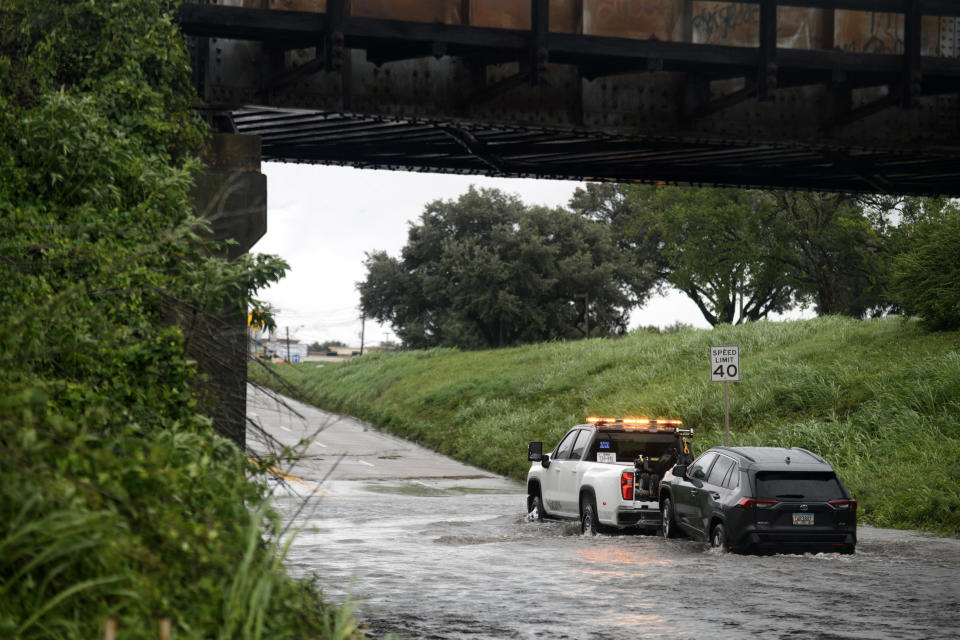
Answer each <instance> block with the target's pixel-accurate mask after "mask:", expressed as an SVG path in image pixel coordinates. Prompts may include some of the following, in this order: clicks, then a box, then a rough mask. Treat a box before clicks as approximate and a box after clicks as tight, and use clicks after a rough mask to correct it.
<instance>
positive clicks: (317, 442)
mask: <svg viewBox="0 0 960 640" xmlns="http://www.w3.org/2000/svg"><path fill="white" fill-rule="evenodd" d="M313 444H315V445H317V446H318V447H323V448H324V449H326V448H327V445H325V444H323V443H322V442H319V441H317V440H314V441H313Z"/></svg>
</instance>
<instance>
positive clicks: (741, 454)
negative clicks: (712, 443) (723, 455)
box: [714, 446, 756, 462]
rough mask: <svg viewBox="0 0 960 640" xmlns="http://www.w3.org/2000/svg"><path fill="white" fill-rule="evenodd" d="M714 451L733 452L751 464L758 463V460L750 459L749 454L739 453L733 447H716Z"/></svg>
mask: <svg viewBox="0 0 960 640" xmlns="http://www.w3.org/2000/svg"><path fill="white" fill-rule="evenodd" d="M714 449H726V450H727V451H732V452H734V453H735V454H737V455H738V456H741V457H743V458H746V459H747V460H749V461H750V462H756V460H754V459H753V458H752V457H750V456H749V455H747V454H746V453H744V452H743V451H738V450H737V449H734V448H733V447H724V446H719V447H714Z"/></svg>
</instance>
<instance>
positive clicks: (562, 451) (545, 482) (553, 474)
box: [540, 429, 580, 515]
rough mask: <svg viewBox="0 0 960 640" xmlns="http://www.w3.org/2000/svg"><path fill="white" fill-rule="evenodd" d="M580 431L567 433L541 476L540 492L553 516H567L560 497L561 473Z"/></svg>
mask: <svg viewBox="0 0 960 640" xmlns="http://www.w3.org/2000/svg"><path fill="white" fill-rule="evenodd" d="M578 433H580V429H573V430H571V431H570V432H568V433H567V435H565V436H564V437H563V439H562V440H561V441H560V444H558V445H557V448H556V449H554V450H553V453H551V454H550V466H549V467H548V468H546V469H544V470H543V475H542V476H540V492H541V493H542V494H543V503H544V506H545V507H546V509H547V513H550V514H553V515H566V514H567V512H566V510H565V509H564V506H563V502H562V499H561V496H560V478H561V471H563V470H564V463H566V462H567V459H568V458H569V457H570V451H571V449H573V443H574V441H575V440H576V439H577V434H578Z"/></svg>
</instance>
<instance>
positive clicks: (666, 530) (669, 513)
mask: <svg viewBox="0 0 960 640" xmlns="http://www.w3.org/2000/svg"><path fill="white" fill-rule="evenodd" d="M660 527H661V528H662V529H663V537H664V538H679V537H680V530H679V527H677V521H676V520H674V519H673V502H671V500H670V498H664V500H663V504H662V505H660Z"/></svg>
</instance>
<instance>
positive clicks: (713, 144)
mask: <svg viewBox="0 0 960 640" xmlns="http://www.w3.org/2000/svg"><path fill="white" fill-rule="evenodd" d="M177 19H178V21H179V23H180V25H181V27H182V29H183V31H184V33H185V34H186V35H187V36H189V40H188V42H189V45H190V48H191V56H192V61H193V72H194V81H195V84H196V87H197V90H198V92H199V94H200V96H201V98H202V100H203V105H202V107H201V108H202V109H203V110H204V112H205V114H206V115H207V117H208V119H209V121H210V122H211V123H213V124H214V127H215V130H216V131H218V132H219V134H220V135H218V136H216V137H215V144H214V148H213V150H212V152H211V155H210V161H209V162H210V168H209V171H208V172H207V175H206V176H204V177H203V178H202V179H201V181H200V184H199V185H198V189H197V193H196V200H197V206H198V208H201V209H210V208H211V206H212V208H213V210H214V211H215V216H214V217H215V218H216V222H215V224H214V227H215V232H216V233H217V234H218V235H220V236H231V237H233V238H235V239H237V240H238V244H237V245H236V246H235V247H234V251H246V250H247V249H249V248H250V247H251V246H252V245H253V243H255V242H256V240H257V239H258V238H259V237H260V235H262V233H263V232H264V231H265V229H266V184H265V179H264V177H263V176H262V175H261V174H260V173H259V162H260V160H261V159H264V160H276V161H284V162H307V163H318V164H339V165H351V166H356V167H369V168H381V169H398V170H412V171H435V172H447V173H475V174H487V175H495V176H508V177H538V178H564V179H576V180H595V181H619V182H639V183H653V184H682V185H707V186H715V185H719V186H734V187H757V188H787V189H813V190H823V191H842V192H874V193H891V194H915V195H933V194H940V195H950V196H960V97H958V93H960V1H957V0H728V1H726V2H717V1H713V0H710V1H704V0H208V1H207V2H203V3H186V4H183V5H182V6H181V7H180V9H179V10H178V15H177ZM224 194H226V195H227V197H226V198H224V197H221V196H223V195H224ZM211 203H213V205H211ZM241 346H242V345H240V343H239V342H238V347H237V348H238V353H239V355H238V357H239V358H242V357H243V355H244V354H245V348H243V349H241V348H240V347H241ZM238 368H241V369H242V360H241V361H240V365H239V366H238ZM226 385H227V386H228V387H230V388H232V389H233V391H234V392H236V393H237V394H239V393H240V391H241V390H244V389H245V387H243V386H242V385H243V381H242V379H239V378H238V379H237V380H232V381H227V382H226ZM244 396H245V391H244ZM241 408H242V405H241ZM234 409H236V407H234ZM237 413H238V412H237V411H234V412H233V414H234V415H236V414H237ZM240 413H241V415H242V412H240ZM239 419H240V420H241V421H242V417H241V418H239ZM238 428H239V429H240V432H239V441H241V442H242V429H243V427H242V422H241V424H240V425H239V427H238Z"/></svg>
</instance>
